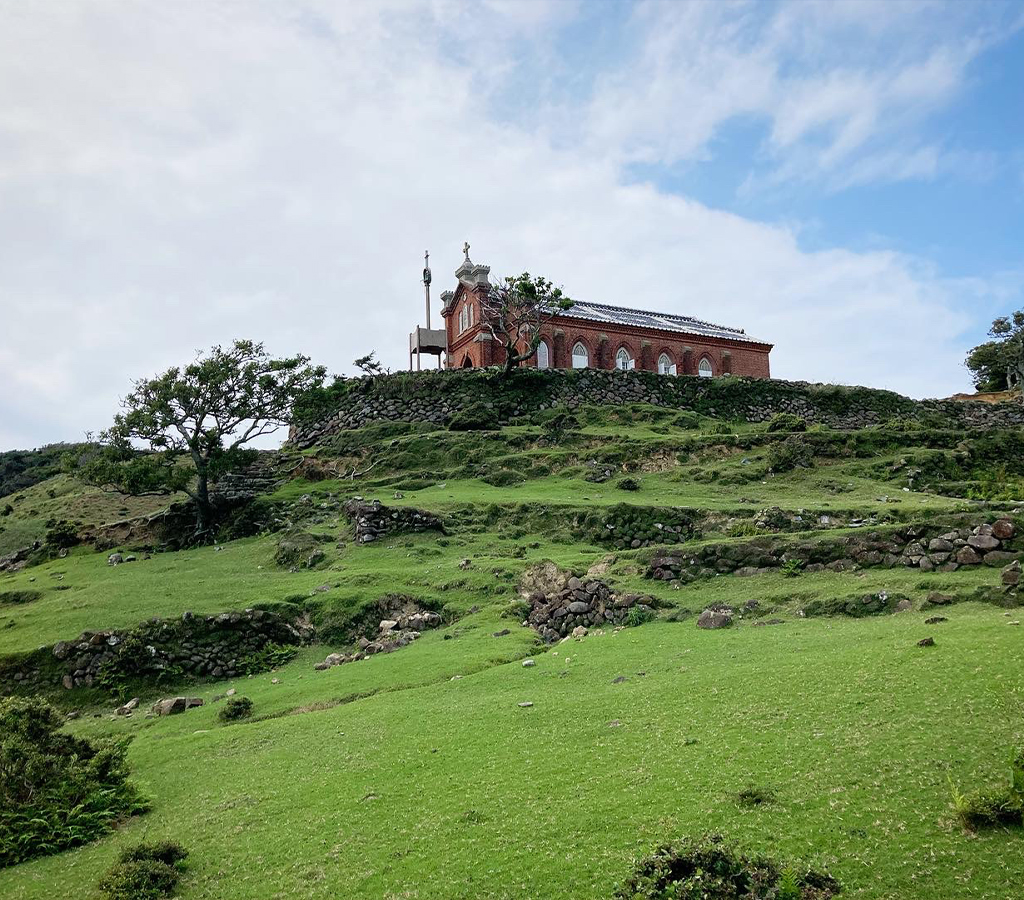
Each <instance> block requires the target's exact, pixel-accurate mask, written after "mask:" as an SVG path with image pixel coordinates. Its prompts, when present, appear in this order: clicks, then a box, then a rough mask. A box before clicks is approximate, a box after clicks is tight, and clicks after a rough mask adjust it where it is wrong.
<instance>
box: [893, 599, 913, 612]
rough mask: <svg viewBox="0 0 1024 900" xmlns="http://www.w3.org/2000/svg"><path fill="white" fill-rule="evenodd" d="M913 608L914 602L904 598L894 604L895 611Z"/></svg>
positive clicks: (906, 610) (907, 610)
mask: <svg viewBox="0 0 1024 900" xmlns="http://www.w3.org/2000/svg"><path fill="white" fill-rule="evenodd" d="M913 608H914V604H913V603H911V602H910V601H909V600H907V599H905V598H904V599H903V600H900V602H899V603H897V604H896V612H909V611H910V610H912V609H913Z"/></svg>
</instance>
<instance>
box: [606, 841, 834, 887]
mask: <svg viewBox="0 0 1024 900" xmlns="http://www.w3.org/2000/svg"><path fill="white" fill-rule="evenodd" d="M794 889H795V890H796V893H795V894H794V893H793V890H794ZM783 890H785V891H787V892H788V897H789V898H793V900H828V898H831V897H834V896H836V895H837V894H838V893H839V891H840V887H839V883H838V882H837V881H836V880H835V879H834V878H832V877H831V876H829V875H827V874H825V873H823V872H818V871H815V870H813V869H802V870H799V871H797V870H795V869H793V868H792V867H783V866H781V865H780V864H779V863H777V862H776V861H775V860H773V859H771V858H769V857H766V856H749V855H747V854H745V853H741V852H740V851H739V850H737V849H736V848H734V847H731V846H730V845H728V844H726V843H725V842H724V841H723V840H722V838H721V837H720V836H718V835H710V836H706V837H702V838H700V839H698V840H681V841H676V842H675V843H671V844H664V845H662V846H661V847H658V848H657V849H656V850H655V851H654V852H653V853H652V854H651V855H650V856H647V857H645V858H644V859H642V860H639V861H638V862H637V863H636V865H635V867H634V870H633V873H632V875H630V877H629V878H628V879H627V880H626V882H625V883H624V884H622V885H620V886H619V888H618V889H617V890H616V892H615V897H616V898H617V900H767V898H772V900H777V898H780V897H786V896H787V894H784V893H782V891H783Z"/></svg>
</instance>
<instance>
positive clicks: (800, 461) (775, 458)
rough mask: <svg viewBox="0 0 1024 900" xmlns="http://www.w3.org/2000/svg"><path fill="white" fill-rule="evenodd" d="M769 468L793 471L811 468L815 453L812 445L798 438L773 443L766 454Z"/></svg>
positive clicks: (778, 470) (777, 471) (779, 470)
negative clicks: (809, 445)
mask: <svg viewBox="0 0 1024 900" xmlns="http://www.w3.org/2000/svg"><path fill="white" fill-rule="evenodd" d="M765 460H766V462H767V463H768V468H769V469H771V471H772V472H774V473H776V474H779V473H781V472H791V471H792V470H793V469H796V468H802V469H809V468H810V467H811V466H812V465H813V463H814V454H813V451H812V450H811V448H810V447H808V446H807V445H806V444H804V443H802V442H801V441H800V440H798V439H792V440H785V441H783V442H782V443H779V444H772V446H771V447H769V448H768V453H767V454H766V456H765Z"/></svg>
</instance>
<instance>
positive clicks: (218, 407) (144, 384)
mask: <svg viewBox="0 0 1024 900" xmlns="http://www.w3.org/2000/svg"><path fill="white" fill-rule="evenodd" d="M325 375H326V370H325V369H324V368H323V367H322V366H310V365H309V357H306V356H293V357H290V358H288V359H272V358H271V357H270V356H269V355H268V354H267V353H266V351H265V350H264V349H263V344H259V343H254V342H253V341H235V342H234V343H233V344H232V345H231V346H230V347H228V348H226V349H224V348H222V347H220V346H216V347H213V348H212V349H211V350H210V352H209V353H208V354H206V355H205V356H203V355H200V356H198V357H197V358H196V360H195V362H193V363H191V364H190V365H188V366H185V367H184V368H178V367H174V368H170V369H168V370H167V371H166V372H164V373H163V374H161V375H157V376H156V377H154V378H148V379H142V380H140V381H136V382H135V383H134V385H133V390H132V392H131V393H130V394H129V395H128V396H127V397H126V398H125V399H124V400H123V401H122V406H123V407H124V412H122V413H118V414H117V415H116V416H115V417H114V424H113V425H111V427H110V428H108V429H107V430H106V431H104V432H102V433H101V434H100V436H99V437H100V444H101V451H100V452H99V453H98V454H95V455H94V456H92V457H91V458H87V459H86V460H85V461H83V463H82V464H81V466H80V467H79V470H78V473H79V474H80V475H82V476H83V477H84V478H85V480H87V481H89V482H90V483H92V484H96V485H99V486H101V487H103V488H105V489H107V490H115V491H118V492H120V493H124V494H132V495H142V494H173V493H177V492H179V491H182V492H184V493H186V494H188V496H189V497H191V498H192V503H193V505H194V506H195V514H196V534H197V538H198V539H200V540H202V539H203V538H204V537H205V536H206V535H208V534H209V531H210V528H211V525H212V521H213V506H212V503H211V499H210V485H211V484H216V482H217V481H218V479H219V478H220V477H221V476H222V475H224V474H225V473H226V472H228V471H230V470H232V469H235V468H237V467H238V466H240V465H244V464H246V463H247V462H249V461H250V460H251V458H252V456H253V453H254V451H253V450H252V449H251V448H249V447H248V446H247V445H249V444H251V443H252V442H253V441H255V440H256V439H257V438H260V437H263V436H264V435H268V434H271V433H273V432H275V431H277V429H278V428H280V427H281V426H283V425H287V424H288V422H289V419H290V417H291V410H292V405H293V403H294V401H295V399H296V397H298V396H299V395H301V394H302V393H304V392H305V391H308V390H310V389H314V388H319V387H320V386H321V385H322V383H323V380H324V377H325Z"/></svg>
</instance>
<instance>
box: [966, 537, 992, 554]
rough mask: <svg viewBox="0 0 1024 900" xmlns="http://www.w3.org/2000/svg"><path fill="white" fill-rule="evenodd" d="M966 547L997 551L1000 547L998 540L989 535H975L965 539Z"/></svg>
mask: <svg viewBox="0 0 1024 900" xmlns="http://www.w3.org/2000/svg"><path fill="white" fill-rule="evenodd" d="M967 546H968V547H973V548H974V549H975V550H982V551H986V550H998V549H999V546H1000V540H999V538H997V537H993V536H992V535H991V534H975V535H972V536H971V537H969V538H968V539H967Z"/></svg>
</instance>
